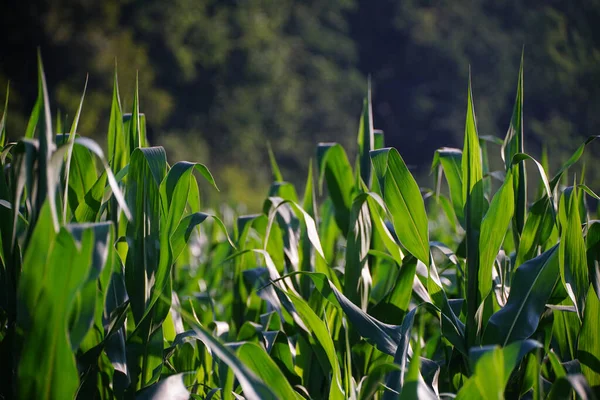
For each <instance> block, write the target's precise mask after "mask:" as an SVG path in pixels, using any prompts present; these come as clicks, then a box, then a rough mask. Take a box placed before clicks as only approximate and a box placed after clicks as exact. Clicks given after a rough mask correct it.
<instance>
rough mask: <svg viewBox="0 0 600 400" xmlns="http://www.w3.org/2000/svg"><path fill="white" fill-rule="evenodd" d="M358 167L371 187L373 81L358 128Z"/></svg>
mask: <svg viewBox="0 0 600 400" xmlns="http://www.w3.org/2000/svg"><path fill="white" fill-rule="evenodd" d="M357 143H358V165H359V170H360V177H361V179H362V180H363V182H364V183H365V185H367V187H368V188H370V187H371V168H372V167H371V158H370V156H369V153H370V152H371V151H372V150H373V149H374V148H375V136H374V134H373V109H372V106H371V79H370V78H369V81H368V85H367V94H366V96H365V98H364V100H363V109H362V114H361V116H360V122H359V126H358V139H357Z"/></svg>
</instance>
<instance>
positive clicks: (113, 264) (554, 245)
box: [0, 56, 600, 399]
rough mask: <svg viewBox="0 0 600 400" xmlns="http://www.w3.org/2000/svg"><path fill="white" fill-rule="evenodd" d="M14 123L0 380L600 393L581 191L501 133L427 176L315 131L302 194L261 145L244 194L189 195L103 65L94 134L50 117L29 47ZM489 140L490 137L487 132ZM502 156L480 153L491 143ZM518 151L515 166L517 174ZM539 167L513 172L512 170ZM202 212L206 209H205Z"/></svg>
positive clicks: (369, 138) (196, 388)
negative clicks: (22, 102) (231, 198)
mask: <svg viewBox="0 0 600 400" xmlns="http://www.w3.org/2000/svg"><path fill="white" fill-rule="evenodd" d="M38 65H39V68H38V99H37V102H36V103H35V105H34V107H33V110H32V113H31V116H30V119H29V123H28V126H27V129H26V132H25V134H24V135H23V138H22V139H21V140H19V141H17V142H7V134H6V132H5V129H4V121H5V118H7V116H8V118H10V115H9V114H8V113H7V106H6V105H7V104H8V94H7V101H6V103H5V108H4V114H3V116H2V119H1V120H0V147H1V149H2V152H1V158H0V162H1V163H2V171H3V173H2V174H0V228H1V231H0V233H1V234H0V240H1V242H0V263H1V268H0V285H1V287H2V292H1V301H0V320H1V321H2V324H1V325H0V354H1V360H2V362H1V363H0V368H1V373H0V379H1V382H0V396H1V397H3V398H18V399H30V398H35V399H66V398H81V399H90V398H94V399H95V398H98V399H114V398H116V399H129V398H142V399H166V398H172V399H188V398H192V399H237V398H246V399H294V398H296V399H302V398H306V399H322V398H330V399H372V398H375V399H397V398H403V399H404V398H458V399H477V398H481V399H498V398H522V399H545V398H550V399H563V398H582V399H588V398H590V399H591V398H595V397H597V396H598V394H599V393H600V367H599V366H600V338H599V337H598V335H597V330H598V326H599V319H598V318H599V317H598V316H599V315H600V272H599V271H600V221H598V220H597V219H594V216H593V214H592V212H591V210H590V209H589V207H588V199H589V198H595V199H596V200H598V199H599V198H598V195H597V194H596V193H595V192H594V191H593V190H592V189H591V188H589V187H588V186H587V185H586V184H585V180H584V176H582V175H584V174H580V176H579V178H577V177H575V176H574V175H572V176H570V175H569V174H568V172H569V169H570V168H571V167H572V166H573V165H575V164H576V163H577V162H578V160H579V159H580V157H581V156H582V154H583V152H584V151H585V148H586V146H588V145H589V144H590V143H592V142H593V141H594V140H595V139H596V138H597V137H595V136H592V137H590V138H589V139H588V140H587V141H586V142H585V143H584V144H582V145H581V147H580V148H579V149H578V150H577V151H576V152H575V153H574V154H573V156H572V157H571V158H570V159H569V160H567V162H566V163H565V164H564V165H563V166H562V167H561V168H560V169H559V170H558V171H556V172H555V173H554V175H549V172H550V171H549V168H548V165H547V162H546V161H542V162H538V161H537V160H536V159H535V158H534V157H532V156H531V155H529V154H528V153H526V152H525V143H524V132H523V67H522V61H521V69H520V71H519V77H518V83H517V93H516V97H515V105H514V109H513V114H512V118H511V120H510V123H509V128H508V131H507V134H506V137H505V138H504V140H502V139H500V138H495V137H484V136H479V134H478V132H477V122H476V117H475V110H474V105H473V94H472V90H471V83H470V78H469V84H468V90H467V96H466V103H467V112H466V121H465V135H464V146H463V148H462V149H455V148H441V149H439V150H437V151H436V152H435V154H434V156H433V162H432V172H433V174H434V180H435V186H434V188H433V189H429V188H424V187H419V185H418V184H417V182H416V180H415V179H414V177H413V175H412V174H411V171H410V169H409V168H408V167H407V165H406V164H405V162H404V160H403V158H402V156H401V155H400V152H399V151H398V150H396V149H394V148H386V147H385V145H384V133H383V132H381V131H379V130H376V129H374V123H373V113H372V109H371V91H370V84H369V87H368V89H367V93H366V96H365V99H364V102H363V110H362V113H361V116H360V119H359V123H358V136H357V146H358V152H357V156H356V159H355V160H354V162H351V159H350V158H349V157H348V153H346V151H345V149H344V148H343V147H342V146H340V145H339V144H336V143H320V144H319V145H318V146H317V150H316V156H315V159H314V160H311V161H310V163H309V169H308V176H307V180H306V184H305V187H304V193H303V194H302V196H299V195H298V191H297V190H296V188H295V186H294V185H293V184H291V183H289V182H286V181H285V180H284V177H283V174H282V173H281V171H280V169H279V167H278V165H277V161H276V156H275V155H274V154H273V153H272V152H271V151H270V149H269V152H268V154H269V158H270V162H271V167H272V172H273V184H272V185H271V188H270V190H269V193H268V195H267V197H266V199H265V201H264V207H263V210H262V212H261V213H258V214H252V215H239V216H235V215H234V214H235V213H234V212H232V210H230V209H226V208H222V209H221V210H220V212H217V213H214V212H203V211H202V202H201V196H200V192H199V188H198V182H197V180H196V178H197V177H199V178H201V179H203V180H206V181H207V182H208V183H209V186H212V187H213V188H214V189H215V190H217V184H216V182H215V180H214V179H213V176H212V175H211V173H210V172H209V170H208V169H207V168H206V167H205V166H204V165H203V164H200V163H196V162H187V161H180V162H176V163H174V164H170V163H169V162H168V161H167V155H166V153H165V151H164V149H163V148H162V147H153V146H151V145H150V144H149V143H148V139H147V137H146V133H145V132H146V125H145V124H146V119H145V116H144V114H142V113H141V112H140V103H139V97H138V91H137V85H136V89H135V93H134V96H133V107H132V110H131V113H127V114H126V113H124V112H123V109H122V106H121V102H120V96H119V85H118V80H117V74H116V72H115V77H114V90H113V98H112V104H111V105H110V119H109V121H108V132H107V139H108V140H107V147H108V150H107V152H106V155H105V153H104V152H103V150H102V149H101V148H100V147H99V146H98V145H97V144H96V143H95V142H93V141H91V140H90V139H87V138H86V137H85V136H84V135H83V134H80V133H79V132H78V130H77V125H78V120H79V116H80V114H81V112H83V111H82V110H83V109H84V97H85V89H84V94H83V95H82V97H81V102H80V104H79V108H78V109H77V110H76V112H75V114H74V115H75V117H74V118H73V121H72V123H71V126H70V129H69V130H68V131H66V132H65V131H64V129H63V128H62V127H63V125H64V123H63V121H62V120H57V121H55V124H53V121H52V113H51V107H50V102H49V98H48V93H47V89H46V81H45V75H44V71H43V67H42V62H41V58H39V56H38ZM496 150H497V152H496ZM495 154H497V155H498V156H500V157H501V159H502V160H503V163H502V165H503V169H502V170H501V171H490V162H489V159H490V157H493V156H494V155H495ZM526 167H528V168H530V169H531V168H533V170H534V171H535V174H530V175H528V174H527V170H526ZM528 176H529V177H531V176H535V177H537V176H539V178H536V179H537V180H539V185H538V186H539V187H540V189H539V190H538V191H537V193H534V192H533V191H532V190H531V188H530V190H528V182H527V179H526V177H528ZM216 214H219V215H220V217H222V218H220V217H218V216H217V215H216Z"/></svg>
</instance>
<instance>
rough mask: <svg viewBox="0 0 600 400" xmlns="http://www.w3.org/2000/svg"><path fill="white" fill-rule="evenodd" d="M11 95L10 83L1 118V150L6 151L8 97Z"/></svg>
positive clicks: (7, 86)
mask: <svg viewBox="0 0 600 400" xmlns="http://www.w3.org/2000/svg"><path fill="white" fill-rule="evenodd" d="M9 93H10V82H9V83H8V84H7V85H6V100H4V110H2V118H0V149H4V145H5V144H6V114H7V113H8V95H9Z"/></svg>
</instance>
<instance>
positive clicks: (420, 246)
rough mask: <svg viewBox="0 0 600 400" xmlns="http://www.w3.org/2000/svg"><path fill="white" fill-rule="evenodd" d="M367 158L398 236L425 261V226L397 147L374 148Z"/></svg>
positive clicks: (414, 186)
mask: <svg viewBox="0 0 600 400" xmlns="http://www.w3.org/2000/svg"><path fill="white" fill-rule="evenodd" d="M371 159H372V160H373V166H374V167H375V173H376V175H377V178H378V180H379V183H380V187H381V188H382V189H383V195H384V200H385V204H386V206H387V208H388V210H389V214H390V217H391V220H392V223H393V225H394V229H395V231H396V235H397V236H398V240H399V241H400V243H401V244H402V246H404V247H405V248H406V250H408V252H409V253H411V254H412V255H414V256H415V257H416V258H418V259H419V260H421V261H422V262H423V263H424V264H425V265H429V227H428V222H427V214H426V212H425V203H424V202H423V197H422V196H421V192H420V190H419V186H418V185H417V182H416V181H415V179H414V178H413V176H412V175H411V173H410V172H409V171H408V168H407V167H406V164H405V163H404V160H403V159H402V157H400V154H399V153H398V150H396V149H394V148H386V149H381V150H374V151H372V152H371Z"/></svg>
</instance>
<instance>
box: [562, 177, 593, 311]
mask: <svg viewBox="0 0 600 400" xmlns="http://www.w3.org/2000/svg"><path fill="white" fill-rule="evenodd" d="M578 192H579V191H578V190H577V188H576V187H575V188H573V191H572V194H571V195H570V196H567V195H566V194H565V193H563V195H562V197H561V200H560V206H559V217H560V224H561V228H562V234H561V240H560V246H559V262H560V277H561V280H562V283H563V285H564V286H565V289H566V290H567V294H568V295H569V297H570V298H571V300H572V301H573V303H574V304H575V308H576V309H577V315H578V316H579V318H580V319H581V320H582V319H583V311H584V307H585V298H586V296H587V292H588V287H589V284H590V281H589V277H588V266H587V254H586V246H585V242H584V240H583V235H582V233H581V222H580V221H581V220H580V217H579V194H578Z"/></svg>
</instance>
